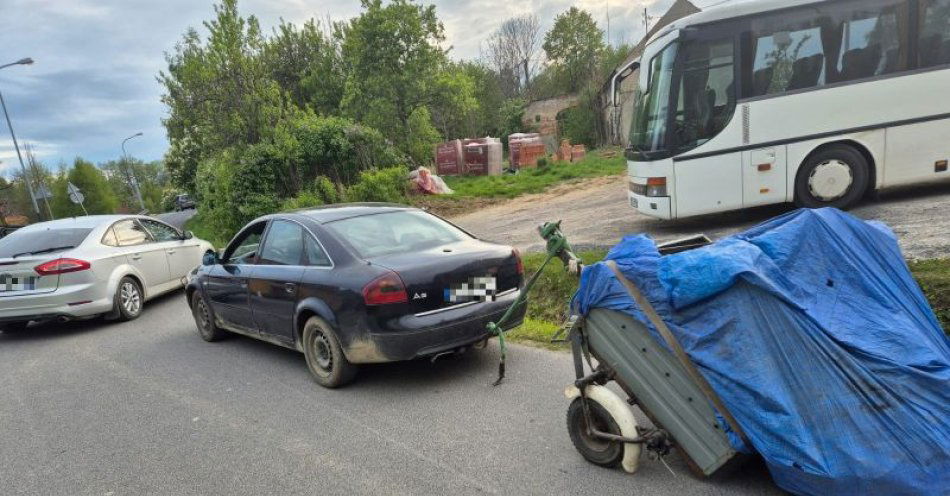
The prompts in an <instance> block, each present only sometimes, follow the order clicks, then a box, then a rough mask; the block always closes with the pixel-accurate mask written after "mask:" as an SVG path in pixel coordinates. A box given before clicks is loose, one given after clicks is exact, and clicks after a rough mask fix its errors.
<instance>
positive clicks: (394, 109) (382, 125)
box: [338, 0, 471, 160]
mask: <svg viewBox="0 0 950 496" xmlns="http://www.w3.org/2000/svg"><path fill="white" fill-rule="evenodd" d="M363 8H364V11H363V13H362V14H360V16H359V17H357V18H355V19H353V20H352V21H350V23H349V24H348V25H347V26H346V27H345V29H341V30H340V31H339V33H338V35H339V36H343V37H344V39H343V43H342V53H343V60H344V64H345V67H346V71H347V77H346V85H345V88H344V92H343V102H342V105H341V106H342V108H343V110H344V111H345V113H346V114H347V115H349V116H351V117H353V118H354V119H356V120H357V121H360V122H363V123H364V124H367V125H369V126H371V127H374V128H376V129H378V130H380V131H381V132H382V133H383V134H384V135H385V136H388V137H390V138H391V139H393V140H394V142H395V143H396V144H397V145H398V146H399V147H400V148H401V149H402V150H403V151H404V152H406V153H407V154H408V153H410V152H411V151H412V150H410V148H413V149H414V147H415V143H416V142H418V140H419V139H420V136H418V135H414V134H413V127H412V126H411V125H410V117H411V116H413V115H415V116H416V118H417V121H418V119H420V118H421V117H419V116H420V114H419V112H417V110H418V109H420V108H423V107H427V106H428V105H430V104H432V103H433V101H434V100H435V99H436V95H437V93H438V91H439V88H440V83H441V81H440V78H441V77H442V74H443V71H444V70H445V68H446V65H447V63H448V58H447V57H446V52H445V50H443V49H442V48H441V46H440V43H442V42H443V41H444V39H445V35H444V30H443V27H442V23H441V22H439V19H438V17H437V16H436V13H435V7H434V6H432V5H429V6H421V5H417V4H415V3H413V2H411V1H409V0H393V1H392V2H390V3H388V4H387V5H386V6H383V4H382V1H381V0H363ZM457 97H458V98H461V99H466V98H471V94H459V95H457ZM426 113H428V112H426ZM415 124H416V126H415V128H416V129H419V125H418V124H419V123H418V122H416V123H415ZM430 126H431V124H430ZM433 144H434V143H433ZM427 156H431V152H430V153H428V154H427ZM413 158H414V159H416V160H418V159H419V157H418V156H415V157H413Z"/></svg>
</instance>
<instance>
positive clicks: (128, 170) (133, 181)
mask: <svg viewBox="0 0 950 496" xmlns="http://www.w3.org/2000/svg"><path fill="white" fill-rule="evenodd" d="M141 135H142V133H135V134H133V135H132V136H129V137H128V138H125V139H124V140H122V162H124V163H125V175H126V179H127V180H128V181H129V183H131V184H132V191H133V192H134V193H135V198H136V199H137V200H138V201H139V208H141V209H142V211H143V212H144V211H145V202H143V201H142V192H141V191H139V182H138V181H137V180H136V179H135V174H134V173H133V172H132V168H131V166H130V165H129V154H128V153H126V151H125V142H126V141H129V140H130V139H132V138H138V137H139V136H141Z"/></svg>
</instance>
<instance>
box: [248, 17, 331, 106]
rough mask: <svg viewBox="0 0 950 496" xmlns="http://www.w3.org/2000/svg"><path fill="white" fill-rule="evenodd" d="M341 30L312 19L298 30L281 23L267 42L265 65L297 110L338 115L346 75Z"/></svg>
mask: <svg viewBox="0 0 950 496" xmlns="http://www.w3.org/2000/svg"><path fill="white" fill-rule="evenodd" d="M341 27H342V26H341V25H340V24H339V23H332V22H330V21H329V20H327V21H326V22H325V23H321V22H320V21H317V20H314V19H310V20H308V21H306V22H304V24H303V25H302V26H301V27H300V28H299V29H298V28H297V26H296V25H294V24H291V23H288V22H286V21H283V20H281V23H280V25H279V26H278V27H277V28H275V29H274V33H273V36H271V37H270V38H269V39H267V40H266V41H265V42H264V50H263V53H262V57H263V61H264V65H265V66H266V67H267V69H268V71H269V72H270V76H271V78H273V79H274V81H276V82H277V84H278V85H280V88H281V89H282V90H283V91H284V92H285V93H286V94H287V95H288V96H289V97H290V100H291V101H292V102H293V103H294V104H296V105H297V106H298V107H300V108H305V107H309V108H311V109H313V110H315V111H316V112H319V113H321V114H335V113H337V112H339V107H340V100H341V99H342V98H343V82H344V77H345V76H344V74H343V62H342V59H341V53H340V38H339V37H337V36H335V35H334V31H335V30H337V29H340V28H341Z"/></svg>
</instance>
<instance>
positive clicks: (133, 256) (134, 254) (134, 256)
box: [132, 253, 142, 260]
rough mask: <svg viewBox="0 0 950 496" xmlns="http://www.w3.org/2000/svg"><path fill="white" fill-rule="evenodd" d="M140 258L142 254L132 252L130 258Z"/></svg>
mask: <svg viewBox="0 0 950 496" xmlns="http://www.w3.org/2000/svg"><path fill="white" fill-rule="evenodd" d="M141 259H142V254H141V253H133V254H132V260H141Z"/></svg>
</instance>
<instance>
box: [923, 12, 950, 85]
mask: <svg viewBox="0 0 950 496" xmlns="http://www.w3.org/2000/svg"><path fill="white" fill-rule="evenodd" d="M917 51H918V55H917V63H918V65H919V67H922V68H923V67H934V66H938V65H945V64H950V0H923V1H921V2H920V40H919V42H918V48H917Z"/></svg>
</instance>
